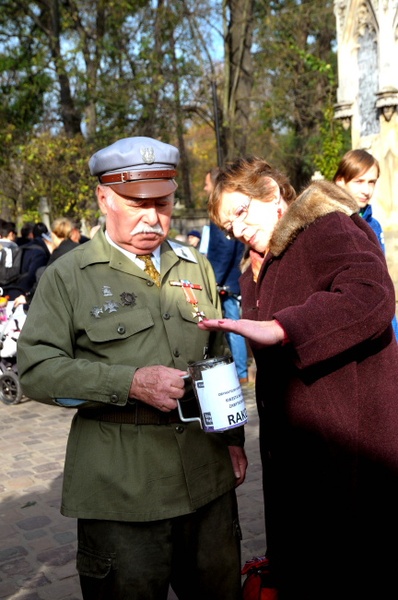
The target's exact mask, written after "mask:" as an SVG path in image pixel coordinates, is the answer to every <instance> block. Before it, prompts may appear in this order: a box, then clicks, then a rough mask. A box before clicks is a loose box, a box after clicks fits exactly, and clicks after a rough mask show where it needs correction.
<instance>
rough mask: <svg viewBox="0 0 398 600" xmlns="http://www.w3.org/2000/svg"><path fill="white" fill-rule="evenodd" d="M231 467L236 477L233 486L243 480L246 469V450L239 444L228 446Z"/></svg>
mask: <svg viewBox="0 0 398 600" xmlns="http://www.w3.org/2000/svg"><path fill="white" fill-rule="evenodd" d="M228 450H229V455H230V457H231V462H232V467H233V470H234V473H235V477H236V484H235V487H238V485H240V484H241V483H243V482H244V480H245V477H246V469H247V457H246V452H245V451H244V449H243V448H241V447H240V446H228Z"/></svg>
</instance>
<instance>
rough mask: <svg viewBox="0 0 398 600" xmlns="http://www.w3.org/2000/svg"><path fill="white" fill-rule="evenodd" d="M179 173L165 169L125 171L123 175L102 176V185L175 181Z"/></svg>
mask: <svg viewBox="0 0 398 600" xmlns="http://www.w3.org/2000/svg"><path fill="white" fill-rule="evenodd" d="M176 175H177V171H174V170H172V169H165V170H163V171H123V173H112V174H111V175H101V177H100V178H99V180H100V182H101V183H128V182H129V181H139V180H141V179H174V177H176Z"/></svg>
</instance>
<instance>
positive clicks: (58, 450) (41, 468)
mask: <svg viewBox="0 0 398 600" xmlns="http://www.w3.org/2000/svg"><path fill="white" fill-rule="evenodd" d="M244 395H245V400H246V405H247V408H248V412H249V423H248V425H247V427H246V451H247V454H248V458H249V470H248V474H247V479H246V482H245V483H244V484H243V485H242V486H241V487H240V488H239V489H238V498H239V509H240V519H241V527H242V533H243V542H242V563H244V562H245V561H246V560H248V559H250V558H252V557H253V556H255V555H259V554H263V553H264V550H265V547H264V546H265V537H264V530H263V503H262V495H261V469H260V461H259V456H258V422H257V415H256V408H255V404H254V387H253V384H250V383H249V384H247V385H245V386H244ZM71 418H72V412H71V411H69V410H67V409H60V408H57V407H52V406H47V405H45V404H39V403H37V402H33V401H29V400H26V401H22V402H21V403H20V404H17V405H11V406H6V405H4V404H2V403H1V402H0V452H1V467H0V599H3V598H7V599H9V600H67V599H68V600H81V593H80V587H79V581H78V577H77V574H76V569H75V554H76V530H75V527H76V522H75V520H74V519H68V518H66V517H63V516H62V515H61V514H60V512H59V506H60V498H61V483H62V470H63V462H64V454H65V446H66V440H67V435H68V431H69V424H70V421H71ZM174 599H175V595H174V594H173V593H172V592H170V595H169V600H174Z"/></svg>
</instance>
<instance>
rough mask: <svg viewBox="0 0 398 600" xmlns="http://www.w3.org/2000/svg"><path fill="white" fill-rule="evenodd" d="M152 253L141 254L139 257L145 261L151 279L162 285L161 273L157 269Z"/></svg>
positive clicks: (146, 271) (146, 270)
mask: <svg viewBox="0 0 398 600" xmlns="http://www.w3.org/2000/svg"><path fill="white" fill-rule="evenodd" d="M151 257H152V254H140V255H139V256H138V258H140V259H141V260H143V261H144V263H145V269H144V271H145V273H146V274H147V275H149V277H150V278H151V279H153V281H154V282H155V283H156V285H157V286H158V287H160V273H159V271H158V270H157V269H156V267H155V265H154V264H153V262H152V258H151Z"/></svg>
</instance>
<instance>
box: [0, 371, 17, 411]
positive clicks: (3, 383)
mask: <svg viewBox="0 0 398 600" xmlns="http://www.w3.org/2000/svg"><path fill="white" fill-rule="evenodd" d="M21 398H22V389H21V384H20V383H19V381H18V376H17V375H16V374H15V373H14V371H6V372H5V373H3V374H2V375H0V400H1V401H2V402H4V404H19V402H20V401H21Z"/></svg>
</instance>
